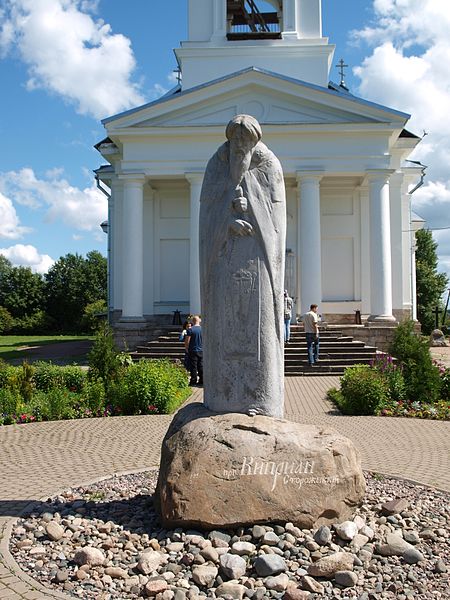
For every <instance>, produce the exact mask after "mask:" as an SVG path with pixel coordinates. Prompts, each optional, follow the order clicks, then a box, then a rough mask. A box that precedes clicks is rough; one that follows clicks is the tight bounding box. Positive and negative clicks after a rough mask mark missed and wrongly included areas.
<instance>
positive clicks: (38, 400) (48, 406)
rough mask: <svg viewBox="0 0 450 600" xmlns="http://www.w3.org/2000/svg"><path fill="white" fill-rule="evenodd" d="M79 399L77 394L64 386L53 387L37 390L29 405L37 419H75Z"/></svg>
mask: <svg viewBox="0 0 450 600" xmlns="http://www.w3.org/2000/svg"><path fill="white" fill-rule="evenodd" d="M77 400H78V395H77V394H74V393H73V392H69V390H66V389H62V388H52V389H50V390H49V391H48V392H42V391H37V392H36V393H35V394H34V396H33V399H32V401H31V404H30V406H29V412H31V413H32V414H33V415H34V416H35V417H36V420H44V421H56V420H60V419H73V418H74V417H75V416H76V412H75V406H76V404H77Z"/></svg>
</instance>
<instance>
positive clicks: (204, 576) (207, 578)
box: [192, 565, 219, 588]
mask: <svg viewBox="0 0 450 600" xmlns="http://www.w3.org/2000/svg"><path fill="white" fill-rule="evenodd" d="M218 572H219V571H218V569H217V567H215V566H214V565H201V566H199V567H195V569H193V571H192V579H193V581H194V582H195V583H197V584H198V585H202V586H204V587H208V588H209V587H211V586H212V584H213V583H214V581H215V579H216V577H217V574H218Z"/></svg>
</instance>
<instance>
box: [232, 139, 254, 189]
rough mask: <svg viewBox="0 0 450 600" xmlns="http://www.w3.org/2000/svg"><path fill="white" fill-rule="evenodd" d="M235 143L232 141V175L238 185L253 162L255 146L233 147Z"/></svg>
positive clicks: (233, 180) (234, 182)
mask: <svg viewBox="0 0 450 600" xmlns="http://www.w3.org/2000/svg"><path fill="white" fill-rule="evenodd" d="M233 146H234V144H233V142H232V141H231V142H230V175H231V180H232V182H233V184H234V185H235V186H236V187H237V186H238V185H239V184H240V183H241V181H242V179H243V178H244V175H245V174H246V173H247V171H248V170H249V168H250V163H251V162H252V156H253V147H254V146H253V147H251V148H249V149H243V148H242V147H238V148H236V147H233Z"/></svg>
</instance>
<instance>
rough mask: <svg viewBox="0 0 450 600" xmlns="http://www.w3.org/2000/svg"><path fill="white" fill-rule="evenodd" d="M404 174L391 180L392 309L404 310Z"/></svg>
mask: <svg viewBox="0 0 450 600" xmlns="http://www.w3.org/2000/svg"><path fill="white" fill-rule="evenodd" d="M402 186H403V173H401V172H396V173H393V174H392V175H391V177H390V178H389V205H390V220H391V227H390V229H391V258H392V260H391V264H392V308H393V309H397V310H403V307H404V302H403V279H404V275H403V235H404V234H403V223H402V212H403V206H402Z"/></svg>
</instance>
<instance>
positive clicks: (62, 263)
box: [45, 251, 107, 332]
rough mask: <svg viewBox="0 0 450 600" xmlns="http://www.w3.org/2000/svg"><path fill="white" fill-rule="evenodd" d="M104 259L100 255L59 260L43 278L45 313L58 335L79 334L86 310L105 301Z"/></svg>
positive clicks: (77, 256) (64, 257)
mask: <svg viewBox="0 0 450 600" xmlns="http://www.w3.org/2000/svg"><path fill="white" fill-rule="evenodd" d="M106 270H107V267H106V258H104V257H103V256H102V255H101V254H100V252H97V251H93V252H89V254H88V255H87V257H86V258H83V257H82V256H80V255H79V254H66V256H62V257H61V258H60V259H59V260H58V261H56V263H55V264H54V265H53V266H52V267H51V268H50V269H49V271H48V273H47V274H46V275H45V280H46V284H47V290H46V293H47V302H46V307H47V313H48V314H49V315H50V317H51V318H52V319H54V320H55V323H56V328H57V329H58V330H60V331H65V332H68V331H73V332H77V331H81V330H82V318H83V314H84V310H85V308H86V306H87V305H88V304H90V303H92V302H96V301H97V300H106V279H107V273H106Z"/></svg>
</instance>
